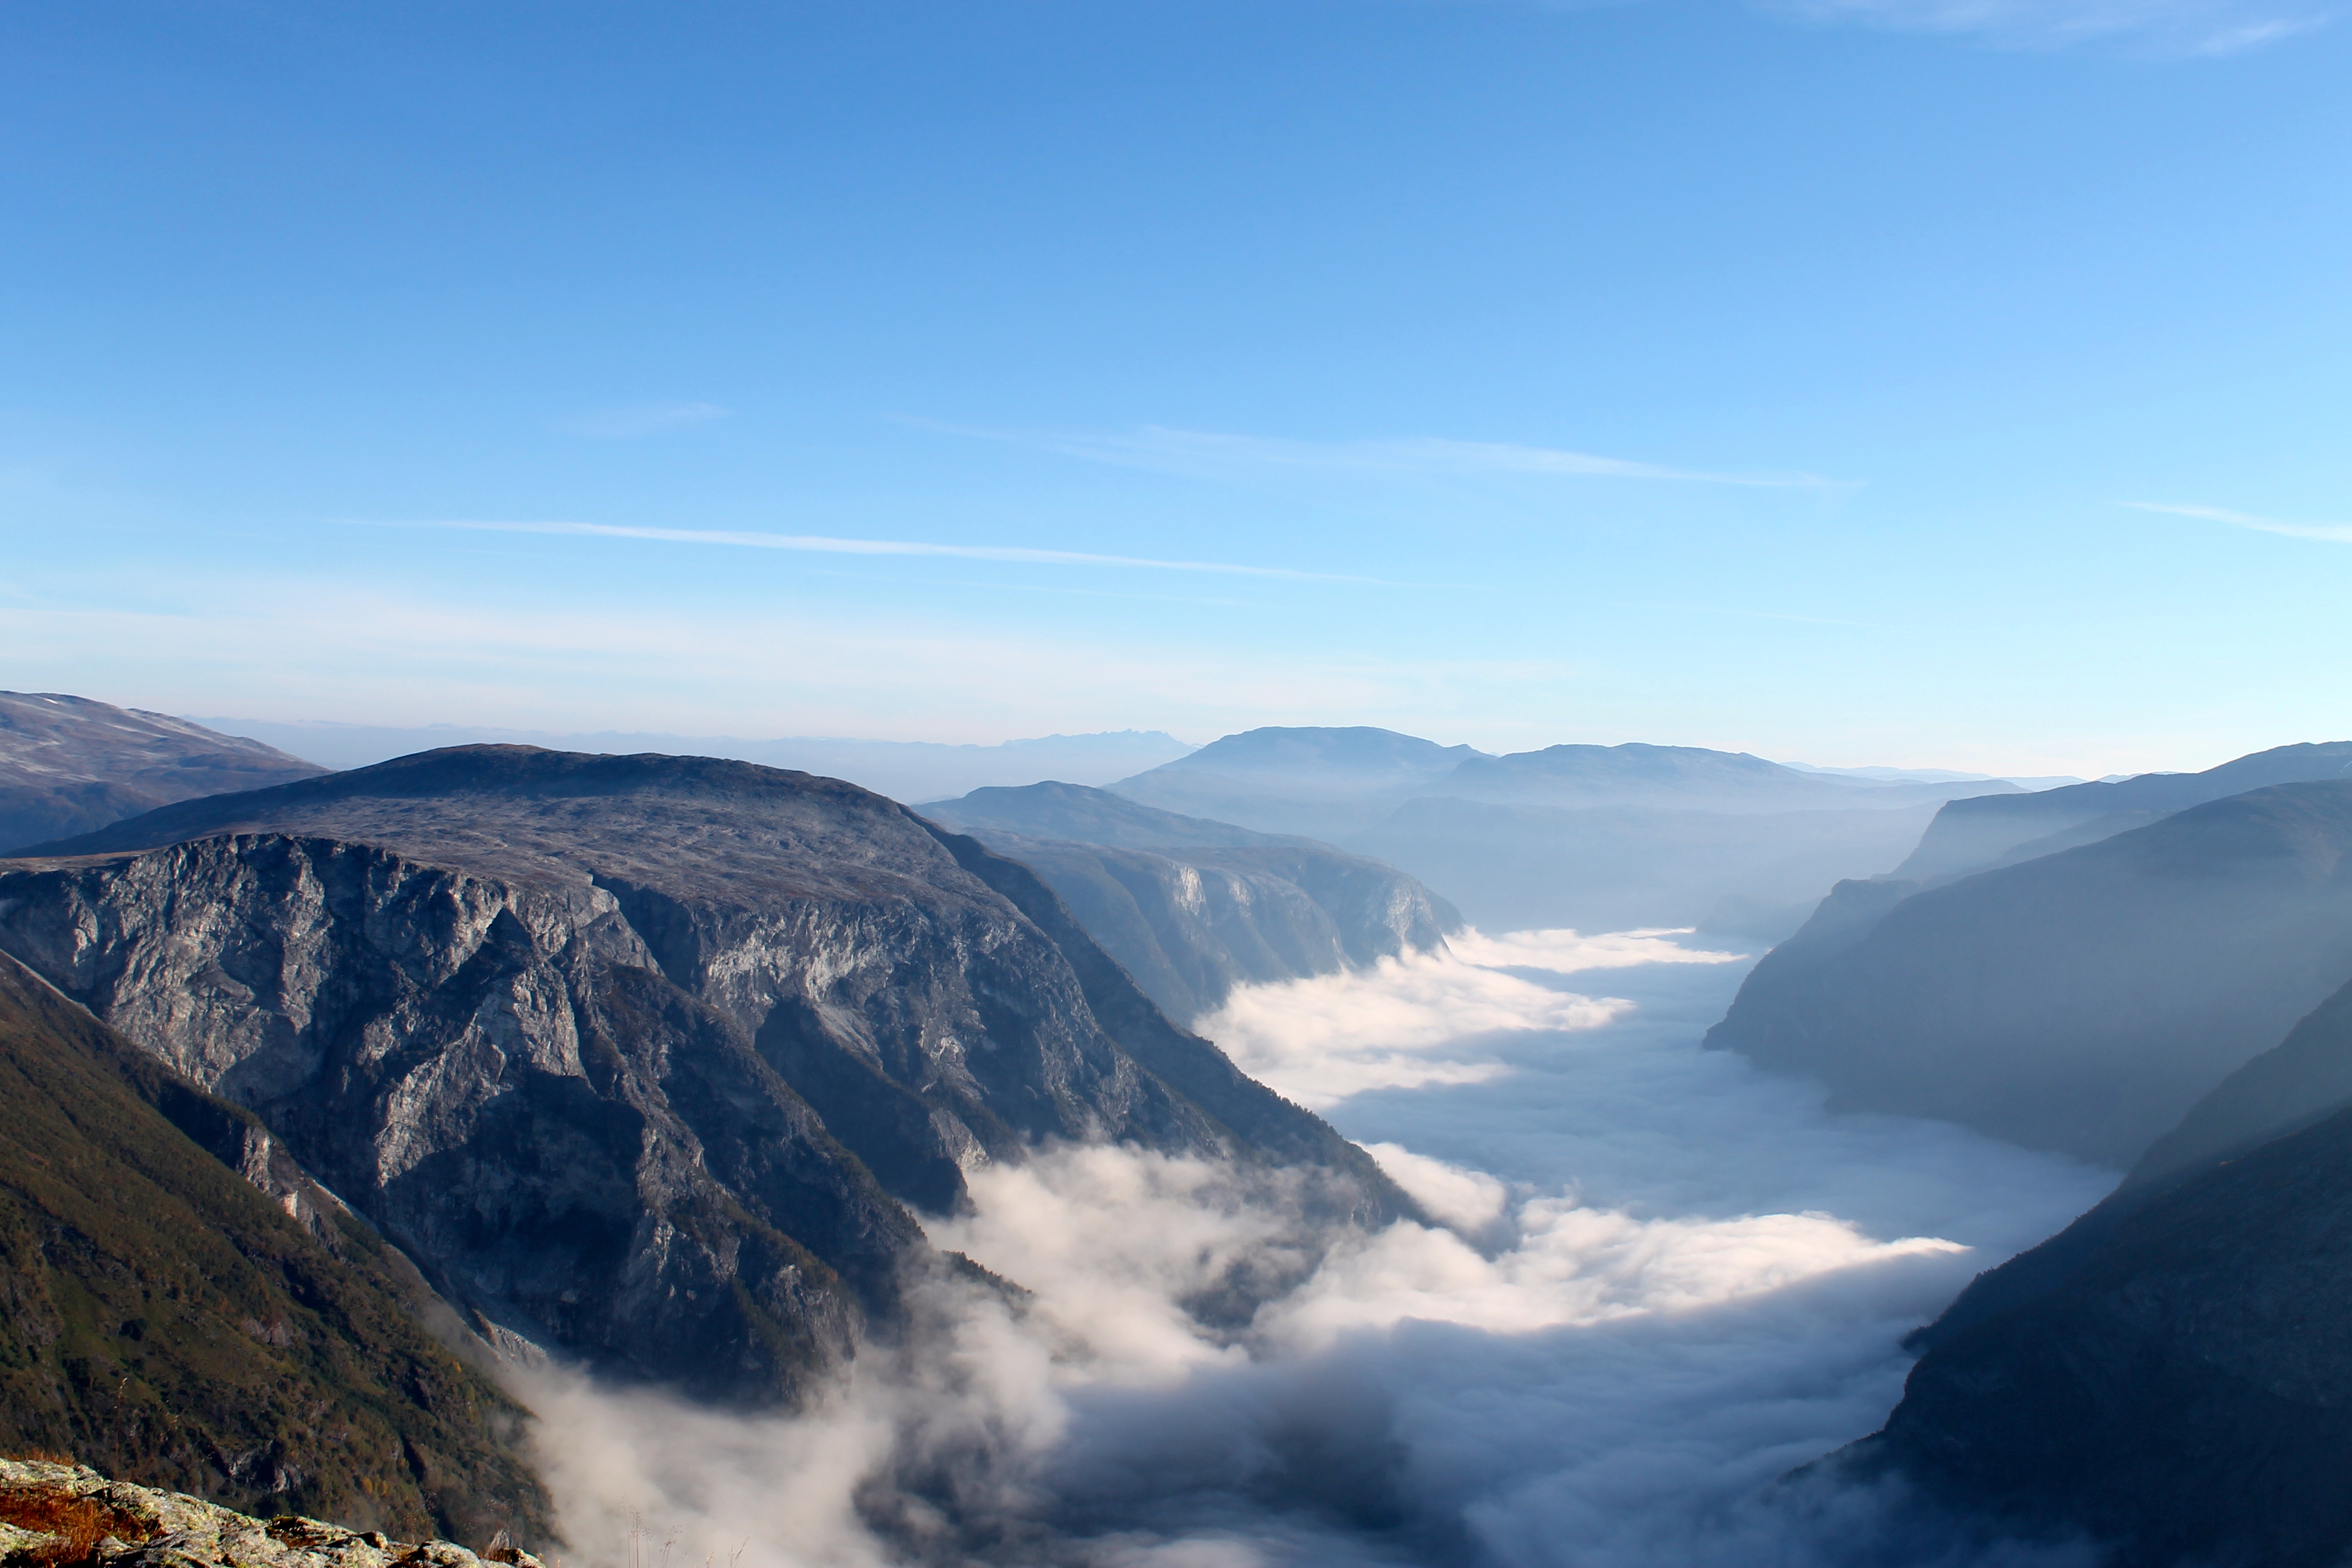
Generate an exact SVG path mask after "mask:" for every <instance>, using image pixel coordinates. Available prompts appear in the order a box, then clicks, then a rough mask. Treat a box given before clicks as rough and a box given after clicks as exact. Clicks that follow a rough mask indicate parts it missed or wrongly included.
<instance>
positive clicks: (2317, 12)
mask: <svg viewBox="0 0 2352 1568" xmlns="http://www.w3.org/2000/svg"><path fill="white" fill-rule="evenodd" d="M1765 8H1766V9H1767V10H1768V11H1769V12H1771V13H1773V14H1775V15H1778V16H1786V17H1790V18H1793V19H1795V20H1800V21H1806V22H1819V23H1840V22H1852V23H1859V24H1861V25H1863V26H1874V27H1883V28H1887V29H1891V30H1895V31H1902V32H1916V33H1946V34H1953V35H1959V36H1965V37H1975V38H1980V39H1982V40H1984V41H1986V42H1989V43H1991V44H1995V45H1998V46H2000V47H2006V48H2023V49H2062V48H2069V47H2075V46H2078V45H2100V44H2113V45H2120V46H2123V47H2129V48H2137V49H2142V50H2146V51H2148V52H2151V53H2154V54H2158V55H2162V56H2168V57H2173V58H2179V57H2195V56H2218V55H2233V54H2240V53H2242V52H2244V51H2245V50H2248V49H2254V48H2260V47H2263V46H2264V45H2266V44H2273V43H2276V42H2278V41H2280V40H2281V39H2284V38H2287V37H2294V35H2295V34H2298V33H2306V32H2309V31H2311V30H2312V29H2313V28H2315V27H2319V26H2325V25H2326V24H2327V23H2328V22H2329V21H2331V20H2333V19H2334V15H2335V13H2334V12H2333V10H2331V9H2326V8H2320V7H2311V6H2305V7H2298V8H2294V9H2285V8H2281V7H2277V6H2273V5H2264V4H2249V3H2247V0H1770V3H1769V4H1768V5H1766V7H1765Z"/></svg>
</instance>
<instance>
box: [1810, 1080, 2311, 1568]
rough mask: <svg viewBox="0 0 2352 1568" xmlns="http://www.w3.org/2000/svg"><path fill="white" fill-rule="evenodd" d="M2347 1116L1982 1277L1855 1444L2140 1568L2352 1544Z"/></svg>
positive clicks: (1970, 1500) (1876, 1461) (2246, 1564)
mask: <svg viewBox="0 0 2352 1568" xmlns="http://www.w3.org/2000/svg"><path fill="white" fill-rule="evenodd" d="M2347 1301H2352V1112H2343V1111H2339V1112H2337V1113H2336V1114H2335V1115H2333V1116H2331V1117H2328V1118H2327V1119H2326V1120H2325V1121H2320V1122H2319V1123H2317V1124H2316V1125H2314V1126H2310V1127H2306V1128H2305V1129H2303V1130H2302V1131H2297V1132H2294V1133H2292V1134H2290V1135H2288V1136H2286V1137H2284V1138H2280V1139H2276V1140H2273V1141H2272V1142H2268V1143H2265V1144H2263V1145H2262V1146H2261V1147H2259V1148H2257V1149H2255V1150H2253V1151H2252V1152H2248V1153H2246V1154H2244V1155H2243V1156H2242V1158H2239V1159H2236V1160H2232V1161H2229V1162H2226V1163H2219V1164H2215V1165H2211V1166H2209V1167H2208V1168H2206V1169H2204V1170H2202V1171H2200V1172H2198V1173H2193V1174H2190V1175H2188V1176H2185V1177H2183V1178H2181V1179H2179V1180H2178V1181H2176V1182H2173V1183H2171V1184H2167V1185H2165V1186H2164V1187H2163V1188H2162V1190H2160V1191H2155V1192H2150V1193H2145V1194H2139V1195H2137V1196H2130V1197H2127V1196H2126V1194H2118V1195H2117V1197H2116V1198H2115V1199H2110V1200H2109V1202H2108V1203H2107V1204H2105V1205H2101V1206H2100V1207H2099V1208H2097V1209H2094V1210H2093V1211H2092V1212H2091V1213H2090V1214H2089V1215H2085V1216H2084V1218H2083V1219H2081V1220H2079V1221H2077V1222H2076V1223H2075V1225H2074V1226H2071V1227H2070V1228H2069V1229H2068V1230H2066V1231H2065V1232H2063V1233H2062V1234H2061V1235H2060V1236H2058V1237H2054V1238H2053V1240H2051V1241H2049V1242H2047V1243H2044V1244H2043V1246H2042V1247H2039V1248H2037V1249H2035V1250H2034V1251H2033V1252H2029V1253H2026V1254H2024V1255H2023V1256H2022V1257H2021V1258H2016V1259H2013V1260H2011V1262H2010V1263H2008V1264H2006V1265H2004V1266H2003V1267H2002V1268H1999V1269H1996V1270H1994V1271H1993V1272H1991V1273H1990V1274H1988V1275H1984V1276H1981V1277H1979V1279H1978V1281H1977V1283H1976V1284H1975V1285H1974V1286H1971V1287H1970V1289H1969V1291H1968V1292H1966V1293H1964V1294H1963V1295H1962V1297H1961V1298H1960V1300H1958V1302H1956V1303H1954V1305H1953V1308H1952V1310H1950V1311H1949V1312H1948V1313H1947V1314H1946V1315H1945V1318H1944V1320H1942V1321H1938V1322H1937V1324H1936V1325H1935V1327H1934V1328H1933V1329H1931V1330H1929V1331H1927V1334H1926V1335H1925V1336H1923V1337H1924V1338H1925V1339H1926V1340H1927V1342H1929V1348H1928V1350H1927V1353H1926V1354H1925V1355H1924V1356H1923V1357H1922V1358H1921V1359H1920V1361H1919V1363H1918V1364H1917V1365H1916V1366H1915V1367H1913V1368H1912V1371H1911V1375H1910V1378H1909V1381H1908V1383H1907V1384H1906V1387H1905V1390H1904V1396H1903V1402H1902V1404H1901V1405H1898V1406H1896V1408H1895V1412H1894V1414H1893V1415H1891V1416H1890V1417H1889V1418H1888V1420H1887V1424H1886V1427H1885V1430H1884V1431H1883V1432H1881V1433H1879V1434H1878V1435H1877V1436H1874V1437H1871V1438H1868V1439H1866V1440H1864V1442H1863V1443H1861V1444H1858V1445H1856V1446H1855V1447H1853V1448H1852V1449H1849V1450H1847V1455H1848V1457H1849V1458H1851V1459H1852V1460H1853V1461H1854V1462H1855V1463H1856V1464H1857V1465H1858V1466H1859V1467H1860V1468H1863V1469H1864V1472H1865V1473H1867V1472H1868V1471H1871V1470H1885V1469H1896V1470H1900V1471H1901V1472H1903V1473H1904V1474H1905V1475H1906V1476H1907V1477H1908V1478H1909V1479H1911V1480H1912V1481H1914V1482H1915V1483H1916V1484H1918V1485H1919V1486H1921V1487H1922V1488H1923V1489H1925V1490H1926V1491H1927V1493H1928V1494H1929V1495H1930V1496H1932V1497H1934V1498H1935V1499H1937V1500H1939V1501H1941V1502H1943V1503H1945V1504H1947V1505H1948V1506H1951V1507H1955V1508H1958V1509H1961V1510H1967V1511H1969V1512H1970V1513H1975V1514H1979V1515H1990V1516H1992V1517H1994V1518H1996V1519H2000V1520H2003V1521H2010V1522H2011V1523H2013V1524H2014V1525H2015V1526H2017V1527H2019V1528H2020V1529H2021V1530H2023V1531H2032V1532H2037V1533H2047V1534H2050V1535H2053V1536H2055V1535H2060V1534H2067V1533H2088V1534H2090V1535H2092V1536H2094V1537H2095V1538H2097V1539H2099V1540H2100V1541H2102V1542H2105V1543H2106V1544H2107V1545H2108V1547H2109V1548H2110V1551H2111V1555H2110V1556H2109V1558H2108V1560H2109V1561H2111V1562H2113V1563H2118V1564H2129V1565H2131V1568H2173V1565H2176V1564H2177V1565H2181V1568H2187V1565H2189V1564H2197V1565H2200V1568H2234V1565H2243V1568H2252V1565H2255V1564H2260V1565H2263V1568H2321V1565H2323V1564H2334V1563H2340V1562H2342V1561H2344V1559H2345V1556H2346V1553H2347V1550H2352V1490H2347V1489H2346V1488H2345V1486H2344V1484H2343V1478H2344V1476H2345V1474H2346V1473H2347V1470H2352V1310H2348V1309H2347V1305H2346V1303H2347Z"/></svg>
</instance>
